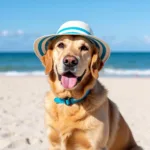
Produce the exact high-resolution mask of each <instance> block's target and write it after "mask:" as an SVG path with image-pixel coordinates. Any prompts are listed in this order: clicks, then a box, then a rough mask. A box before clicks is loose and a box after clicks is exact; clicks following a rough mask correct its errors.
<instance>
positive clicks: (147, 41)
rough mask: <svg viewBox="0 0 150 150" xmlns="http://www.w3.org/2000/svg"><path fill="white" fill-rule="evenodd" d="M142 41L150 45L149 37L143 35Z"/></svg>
mask: <svg viewBox="0 0 150 150" xmlns="http://www.w3.org/2000/svg"><path fill="white" fill-rule="evenodd" d="M144 41H145V43H147V44H150V36H148V35H145V36H144Z"/></svg>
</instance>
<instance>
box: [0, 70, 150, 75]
mask: <svg viewBox="0 0 150 150" xmlns="http://www.w3.org/2000/svg"><path fill="white" fill-rule="evenodd" d="M100 73H101V74H102V75H103V76H105V75H106V76H150V69H145V70H140V69H139V70H138V69H115V68H114V69H112V68H104V69H103V71H102V72H100ZM0 75H4V76H44V75H45V73H44V71H38V70H37V71H31V72H29V71H26V72H25V71H24V72H18V71H6V72H0Z"/></svg>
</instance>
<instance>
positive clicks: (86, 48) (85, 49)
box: [80, 45, 89, 51]
mask: <svg viewBox="0 0 150 150" xmlns="http://www.w3.org/2000/svg"><path fill="white" fill-rule="evenodd" d="M80 50H81V51H88V50H89V49H88V47H87V46H85V45H82V46H81V47H80Z"/></svg>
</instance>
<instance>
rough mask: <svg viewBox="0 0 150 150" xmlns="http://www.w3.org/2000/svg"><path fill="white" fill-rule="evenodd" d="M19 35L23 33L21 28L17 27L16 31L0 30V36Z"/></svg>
mask: <svg viewBox="0 0 150 150" xmlns="http://www.w3.org/2000/svg"><path fill="white" fill-rule="evenodd" d="M20 35H24V31H23V30H21V29H18V30H17V31H14V32H12V31H8V30H3V31H0V36H1V37H8V36H20Z"/></svg>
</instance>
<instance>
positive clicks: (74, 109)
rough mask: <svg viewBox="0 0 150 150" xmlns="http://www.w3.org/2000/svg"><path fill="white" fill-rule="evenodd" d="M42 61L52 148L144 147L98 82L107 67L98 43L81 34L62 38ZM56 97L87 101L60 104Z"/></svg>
mask: <svg viewBox="0 0 150 150" xmlns="http://www.w3.org/2000/svg"><path fill="white" fill-rule="evenodd" d="M41 61H42V63H43V65H44V66H45V73H46V74H48V79H49V84H50V87H51V91H50V92H48V93H47V95H46V97H45V123H46V128H47V134H48V138H49V143H50V148H49V150H141V149H142V148H140V147H139V146H138V145H137V144H136V142H135V140H134V138H133V136H132V133H131V130H130V129H129V127H128V125H127V123H126V122H125V120H124V118H123V117H122V115H121V114H120V112H119V110H118V108H117V107H116V105H115V104H114V103H113V102H112V101H111V100H110V99H109V98H108V97H107V90H106V89H105V87H104V86H103V85H102V84H101V83H100V82H99V81H98V76H99V75H98V74H99V71H100V70H101V68H102V67H103V63H102V61H101V60H100V58H99V52H98V50H97V48H96V47H95V46H94V44H92V43H91V42H90V41H89V40H87V39H86V38H84V37H82V36H78V35H66V36H65V35H63V36H60V37H59V38H56V39H54V40H53V41H52V43H51V44H49V46H48V50H47V52H46V54H45V55H44V56H42V58H41ZM87 91H89V93H86V92H87ZM85 95H86V96H85ZM56 97H59V98H61V99H69V98H74V99H77V100H78V99H81V98H82V101H80V102H78V103H74V104H69V105H66V104H59V103H57V102H55V101H54V99H55V98H56Z"/></svg>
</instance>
